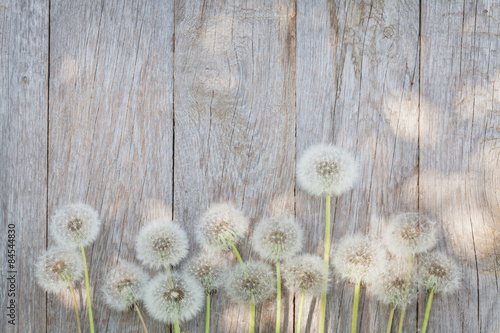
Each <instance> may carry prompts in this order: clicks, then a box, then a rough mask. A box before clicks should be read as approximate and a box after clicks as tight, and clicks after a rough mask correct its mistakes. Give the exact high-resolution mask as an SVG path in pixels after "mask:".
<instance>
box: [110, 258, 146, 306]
mask: <svg viewBox="0 0 500 333" xmlns="http://www.w3.org/2000/svg"><path fill="white" fill-rule="evenodd" d="M148 280H149V276H148V274H147V273H145V272H144V270H143V269H142V268H141V267H140V266H138V265H136V264H134V263H131V262H128V261H122V262H120V263H119V264H118V265H117V266H115V267H114V268H113V269H112V270H111V271H110V272H108V274H107V275H106V277H105V279H104V285H103V286H102V293H103V295H104V301H105V302H106V304H107V305H109V307H110V308H112V309H113V310H116V311H127V310H129V308H130V306H131V305H134V304H135V302H136V301H137V300H138V299H140V298H141V292H142V288H143V287H144V285H145V283H146V282H147V281H148Z"/></svg>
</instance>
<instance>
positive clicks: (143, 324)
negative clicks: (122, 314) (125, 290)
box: [134, 303, 148, 333]
mask: <svg viewBox="0 0 500 333" xmlns="http://www.w3.org/2000/svg"><path fill="white" fill-rule="evenodd" d="M134 309H135V312H137V315H138V316H139V319H140V320H141V324H142V330H143V331H144V333H148V329H147V328H146V323H145V322H144V318H142V314H141V310H139V307H138V306H137V303H134Z"/></svg>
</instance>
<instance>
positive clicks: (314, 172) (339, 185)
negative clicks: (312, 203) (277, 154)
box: [297, 144, 358, 196]
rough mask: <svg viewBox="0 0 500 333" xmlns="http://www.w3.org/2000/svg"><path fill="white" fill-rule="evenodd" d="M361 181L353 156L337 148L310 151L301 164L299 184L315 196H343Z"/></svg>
mask: <svg viewBox="0 0 500 333" xmlns="http://www.w3.org/2000/svg"><path fill="white" fill-rule="evenodd" d="M357 178H358V166H357V163H356V161H355V160H354V158H353V157H352V155H351V154H350V153H349V152H347V151H345V150H343V149H341V148H339V147H336V146H334V145H327V144H318V145H314V146H311V147H309V148H308V149H307V150H306V151H305V152H304V154H303V155H302V157H301V158H300V159H299V161H298V163H297V182H298V184H299V185H300V186H301V187H302V188H303V189H304V190H306V191H307V192H309V193H310V194H312V195H317V196H324V195H336V196H338V195H341V194H342V193H344V192H346V191H348V190H350V189H351V188H352V187H353V186H354V183H355V182H356V180H357Z"/></svg>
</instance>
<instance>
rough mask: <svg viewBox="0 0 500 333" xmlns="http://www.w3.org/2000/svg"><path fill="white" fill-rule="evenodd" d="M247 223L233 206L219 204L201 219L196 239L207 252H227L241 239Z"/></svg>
mask: <svg viewBox="0 0 500 333" xmlns="http://www.w3.org/2000/svg"><path fill="white" fill-rule="evenodd" d="M248 224H249V221H248V219H247V218H246V217H245V216H244V215H243V213H242V212H241V211H239V210H238V209H237V208H236V207H235V206H234V205H232V204H230V203H220V204H216V205H213V206H212V207H210V208H209V209H208V210H207V211H206V212H205V214H204V215H203V216H202V217H201V219H200V223H199V226H198V228H197V233H196V237H197V239H198V241H199V243H200V244H201V245H202V246H203V247H204V248H205V249H207V250H210V249H214V248H215V249H219V250H227V249H229V248H231V246H233V245H235V244H236V243H237V242H238V241H239V240H240V238H241V237H243V236H244V235H245V233H246V231H247V229H248Z"/></svg>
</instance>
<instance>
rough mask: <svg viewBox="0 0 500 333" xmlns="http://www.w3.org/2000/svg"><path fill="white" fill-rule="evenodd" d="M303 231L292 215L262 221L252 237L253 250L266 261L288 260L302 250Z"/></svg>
mask: <svg viewBox="0 0 500 333" xmlns="http://www.w3.org/2000/svg"><path fill="white" fill-rule="evenodd" d="M302 239H303V236H302V229H301V228H300V226H299V224H298V223H297V222H296V221H295V219H294V217H293V216H291V215H278V216H275V217H273V218H271V219H265V220H262V221H261V222H260V223H259V224H258V225H257V226H256V227H255V230H254V232H253V235H252V244H253V248H254V249H255V251H257V253H258V254H259V255H260V256H261V257H262V258H264V259H270V260H273V261H278V260H286V259H288V258H291V257H293V256H294V255H295V254H296V253H297V252H299V251H300V250H301V249H302Z"/></svg>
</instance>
